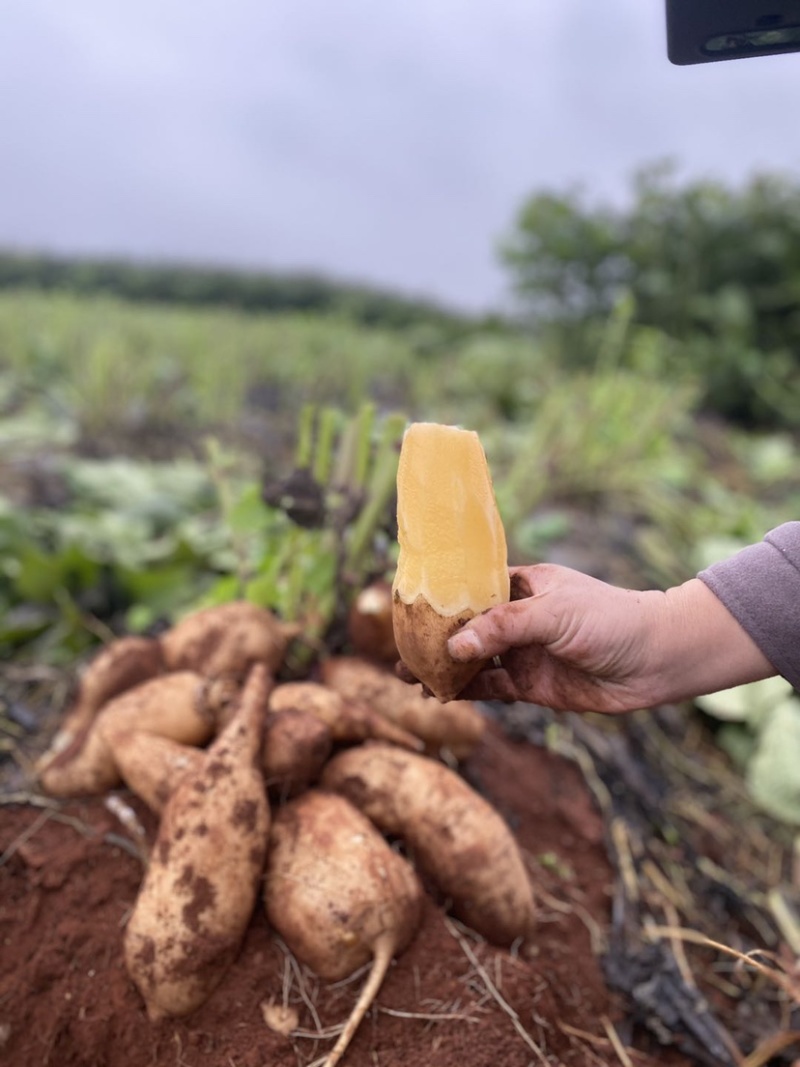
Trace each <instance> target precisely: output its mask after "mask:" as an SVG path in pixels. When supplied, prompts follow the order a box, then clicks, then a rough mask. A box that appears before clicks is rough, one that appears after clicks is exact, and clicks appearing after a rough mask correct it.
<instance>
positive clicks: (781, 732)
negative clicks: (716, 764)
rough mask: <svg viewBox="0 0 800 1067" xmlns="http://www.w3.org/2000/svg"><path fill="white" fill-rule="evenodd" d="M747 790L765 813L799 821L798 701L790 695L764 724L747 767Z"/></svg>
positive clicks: (799, 738)
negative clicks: (756, 746)
mask: <svg viewBox="0 0 800 1067" xmlns="http://www.w3.org/2000/svg"><path fill="white" fill-rule="evenodd" d="M746 780H747V785H748V787H749V789H750V793H751V795H752V797H753V799H754V800H755V802H756V803H757V804H758V805H759V807H761V808H763V810H764V811H766V812H767V813H768V814H770V815H773V816H774V817H775V818H776V819H781V820H782V821H783V822H788V823H793V824H795V825H797V824H800V700H798V699H797V698H796V697H790V698H789V699H788V700H784V701H783V703H782V704H779V705H778V706H777V707H776V708H774V709H773V711H772V714H771V715H770V716H769V718H768V719H767V720H766V722H765V723H764V727H763V729H762V731H761V736H760V738H759V744H758V748H757V750H756V753H755V755H754V756H753V758H752V760H751V761H750V764H749V766H748V768H747V774H746Z"/></svg>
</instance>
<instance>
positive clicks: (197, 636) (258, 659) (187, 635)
mask: <svg viewBox="0 0 800 1067" xmlns="http://www.w3.org/2000/svg"><path fill="white" fill-rule="evenodd" d="M297 633H298V627H297V626H294V625H291V624H288V623H284V622H281V621H280V620H279V619H278V618H276V616H275V615H273V614H272V612H271V611H268V610H267V609H266V608H261V607H258V605H256V604H251V603H249V602H248V601H246V600H234V601H231V602H230V603H228V604H219V605H217V606H214V607H211V608H204V609H203V610H202V611H196V612H193V613H192V614H191V615H187V616H186V617H185V618H184V619H182V620H181V621H180V622H178V623H176V625H175V626H173V627H172V628H171V629H170V630H168V631H167V632H166V633H165V634H163V636H162V637H161V648H162V651H163V655H164V663H165V664H166V667H167V669H168V670H171V671H180V670H190V671H197V673H198V674H203V675H205V676H206V677H208V678H218V677H222V676H226V675H227V676H232V677H234V678H239V679H243V678H244V677H245V675H246V674H247V672H248V671H249V669H250V667H252V666H253V664H254V663H263V664H264V665H265V666H266V667H267V669H268V670H269V672H270V673H271V674H275V673H276V672H277V670H278V668H279V667H280V666H281V664H282V663H283V658H284V655H285V653H286V649H287V646H288V644H289V642H290V641H291V640H292V638H293V637H296V636H297Z"/></svg>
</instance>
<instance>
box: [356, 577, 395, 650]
mask: <svg viewBox="0 0 800 1067" xmlns="http://www.w3.org/2000/svg"><path fill="white" fill-rule="evenodd" d="M347 637H348V640H349V642H350V645H351V647H352V649H353V651H354V652H355V653H356V654H357V655H359V656H363V657H364V658H365V659H368V660H373V661H375V662H376V663H383V664H385V665H389V664H394V663H396V662H397V661H398V659H400V653H399V652H398V651H397V642H396V641H395V639H394V623H393V621H392V586H391V584H390V583H389V582H385V581H375V582H371V583H370V584H369V585H368V586H366V587H365V588H364V589H362V590H361V591H360V592H359V593H358V595H357V596H356V597H355V598H354V600H353V603H352V604H351V605H350V609H349V611H348V613H347Z"/></svg>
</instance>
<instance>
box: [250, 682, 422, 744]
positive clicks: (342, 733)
mask: <svg viewBox="0 0 800 1067" xmlns="http://www.w3.org/2000/svg"><path fill="white" fill-rule="evenodd" d="M269 706H270V710H271V711H281V710H283V709H286V708H298V709H300V710H302V711H306V712H308V713H309V714H310V715H314V716H315V717H316V718H318V719H319V720H320V721H321V722H324V723H325V724H326V725H327V726H328V727H329V729H330V731H331V734H332V736H333V739H334V741H364V740H365V739H366V738H368V737H374V738H380V739H382V740H384V741H391V742H392V743H393V744H395V745H402V746H403V747H404V748H411V749H419V748H421V744H420V740H419V738H417V737H415V736H414V735H413V734H411V733H410V732H409V731H408V730H405V729H403V727H401V726H397V725H395V723H393V722H391V721H390V720H389V719H388V718H386V717H385V716H383V715H380V714H378V713H377V712H376V711H374V710H373V709H372V708H370V707H369V706H368V705H367V704H365V703H360V702H358V701H355V700H350V699H346V698H344V697H343V696H342V695H341V694H340V693H337V692H336V691H335V690H333V689H331V688H330V687H328V686H325V685H320V684H319V682H284V683H283V684H282V685H278V686H276V687H275V689H274V690H273V691H272V696H271V697H270V702H269Z"/></svg>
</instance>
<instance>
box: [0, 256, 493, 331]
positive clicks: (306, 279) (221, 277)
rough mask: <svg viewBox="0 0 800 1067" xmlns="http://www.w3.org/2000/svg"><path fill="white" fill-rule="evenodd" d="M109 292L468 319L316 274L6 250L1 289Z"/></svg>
mask: <svg viewBox="0 0 800 1067" xmlns="http://www.w3.org/2000/svg"><path fill="white" fill-rule="evenodd" d="M9 288H26V289H41V290H61V291H66V292H74V293H107V294H111V295H114V296H118V297H122V298H124V299H127V300H137V301H138V300H146V301H150V302H153V301H157V302H162V303H171V304H184V305H193V306H227V307H235V308H239V309H241V310H244V311H260V312H264V311H309V312H317V313H327V314H332V313H339V314H344V315H347V316H348V317H349V318H351V319H353V320H354V321H356V322H359V323H363V324H367V325H376V326H384V327H388V328H403V327H406V326H410V325H414V324H421V323H429V324H435V325H437V326H439V327H445V328H450V329H453V330H454V331H455V332H460V331H461V330H463V329H464V328H471V327H473V326H475V325H476V323H475V321H474V320H473V319H471V318H470V317H469V316H467V315H465V314H462V313H460V312H456V311H453V310H451V309H446V308H443V307H441V306H439V305H437V304H436V303H435V302H433V301H425V300H419V299H412V298H409V297H404V296H400V295H397V294H395V293H390V292H385V291H382V290H380V289H372V288H369V287H367V286H361V285H352V284H346V283H341V282H336V281H333V280H331V279H329V278H324V277H320V276H317V275H313V274H272V273H265V272H251V271H244V270H241V271H240V270H233V269H223V268H215V267H196V266H191V265H189V264H184V263H167V264H163V263H150V262H139V261H129V260H122V259H84V258H76V257H75V258H74V257H58V256H52V255H45V254H37V253H32V254H26V253H19V252H13V251H0V289H9Z"/></svg>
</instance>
